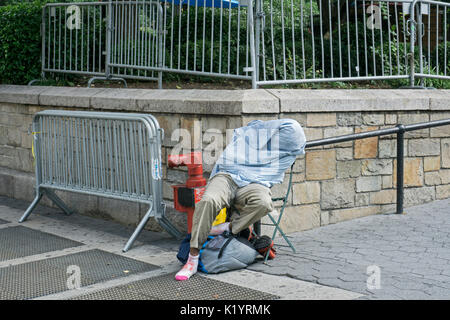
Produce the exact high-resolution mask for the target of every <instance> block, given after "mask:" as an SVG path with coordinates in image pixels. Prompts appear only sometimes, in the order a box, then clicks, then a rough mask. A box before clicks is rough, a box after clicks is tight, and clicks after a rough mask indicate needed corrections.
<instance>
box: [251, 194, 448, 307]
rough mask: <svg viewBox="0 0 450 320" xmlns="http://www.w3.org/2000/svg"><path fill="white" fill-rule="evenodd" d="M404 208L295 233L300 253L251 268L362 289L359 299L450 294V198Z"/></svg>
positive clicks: (284, 252) (283, 254)
mask: <svg viewBox="0 0 450 320" xmlns="http://www.w3.org/2000/svg"><path fill="white" fill-rule="evenodd" d="M405 211H406V214H405V215H395V214H385V215H376V216H368V217H364V218H360V219H355V220H351V221H346V222H341V223H338V224H332V225H328V226H324V227H321V228H318V229H313V230H309V231H304V232H301V233H296V234H294V235H293V237H292V242H293V243H294V244H295V247H296V249H297V253H296V254H293V253H292V252H291V251H288V249H284V248H283V250H280V254H278V256H277V258H276V259H275V260H273V261H270V262H269V267H267V266H265V265H263V264H256V265H253V266H251V268H250V269H252V270H255V271H260V272H265V273H270V274H277V275H285V276H288V277H292V278H295V279H301V280H306V281H311V282H313V283H317V284H321V285H326V286H331V287H337V288H341V289H345V290H350V291H353V292H359V293H362V294H364V295H365V296H363V297H361V298H360V299H450V199H446V200H441V201H435V202H432V203H428V204H425V205H420V206H416V207H411V208H407V209H406V210H405ZM281 241H282V240H281V239H280V240H279V243H280V244H281ZM378 271H379V273H378ZM377 274H379V276H380V277H379V280H380V281H379V286H377V282H376V281H375V280H374V279H376V276H377ZM368 282H369V286H368ZM368 288H369V289H368Z"/></svg>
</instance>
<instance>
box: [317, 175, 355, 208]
mask: <svg viewBox="0 0 450 320" xmlns="http://www.w3.org/2000/svg"><path fill="white" fill-rule="evenodd" d="M321 195H322V201H321V208H322V210H326V209H336V208H348V207H352V206H354V203H355V181H354V180H353V179H340V180H332V181H323V182H322V192H321Z"/></svg>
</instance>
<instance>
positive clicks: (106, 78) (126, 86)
mask: <svg viewBox="0 0 450 320" xmlns="http://www.w3.org/2000/svg"><path fill="white" fill-rule="evenodd" d="M95 80H102V81H121V82H122V83H123V86H124V87H125V88H128V85H127V81H126V80H125V79H124V78H118V77H109V78H108V77H92V78H90V79H89V81H88V85H87V87H88V88H90V87H91V86H92V83H93V82H94V81H95Z"/></svg>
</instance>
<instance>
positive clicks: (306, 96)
mask: <svg viewBox="0 0 450 320" xmlns="http://www.w3.org/2000/svg"><path fill="white" fill-rule="evenodd" d="M55 108H57V109H74V110H80V109H85V110H92V111H103V110H105V111H106V110H107V111H127V112H148V113H152V114H153V115H155V116H156V118H157V119H158V121H159V123H160V126H161V127H162V128H164V130H165V139H164V143H163V150H162V151H163V159H164V160H163V161H164V163H165V159H166V158H167V155H168V154H169V153H170V152H171V151H172V149H173V148H174V147H176V148H179V147H180V146H183V147H184V148H186V149H187V150H188V149H190V148H192V149H197V150H199V149H202V150H203V155H204V159H205V162H209V163H207V164H205V171H206V172H205V175H206V176H208V174H209V172H210V170H211V168H212V164H213V163H214V159H216V158H217V156H218V154H213V153H211V148H210V147H209V146H211V144H212V143H213V142H214V143H218V144H221V145H222V146H223V147H224V146H226V144H227V143H226V142H227V139H229V138H230V137H231V133H232V129H234V128H237V127H240V126H242V125H245V124H247V123H248V122H250V121H251V120H254V119H261V120H268V119H277V118H293V119H296V120H297V121H298V122H299V123H300V124H301V125H302V126H303V128H304V130H305V134H306V136H307V138H308V140H315V139H321V138H326V137H333V136H337V135H345V134H350V133H358V132H363V131H369V130H376V129H381V128H388V127H393V126H395V125H396V124H398V123H402V124H411V123H418V122H424V121H430V120H437V119H443V118H450V91H448V90H444V91H437V90H436V91H429V90H424V91H422V90H262V89H260V90H239V91H238V90H236V91H231V90H230V91H211V90H162V91H159V90H140V89H85V88H57V87H56V88H55V87H22V86H0V195H6V196H11V197H16V198H20V199H24V200H27V201H31V200H32V198H33V187H34V183H33V171H34V169H33V165H32V156H31V135H29V134H28V128H29V126H30V124H31V121H32V115H33V114H34V113H36V112H38V111H40V110H44V109H55ZM180 129H181V130H185V132H184V133H186V132H188V133H189V137H190V138H189V139H186V140H183V143H181V144H180V143H179V141H178V138H179V136H180V133H183V132H182V131H180ZM227 133H228V134H227ZM405 137H406V138H407V139H406V140H405V151H404V153H405V157H406V158H405V187H406V188H405V205H406V206H410V205H414V204H419V203H424V202H428V201H432V200H435V199H443V198H448V197H450V126H446V127H440V128H433V129H425V130H420V131H415V132H410V133H407V134H406V136H405ZM395 157H396V140H395V136H385V137H380V138H378V137H375V138H368V139H364V140H358V141H355V142H346V143H341V144H336V145H333V146H326V147H320V148H314V149H310V150H308V151H307V153H306V155H305V156H303V157H300V158H299V159H298V160H297V162H296V164H295V166H294V175H293V177H294V179H293V181H294V185H293V188H292V193H291V195H290V196H289V206H288V207H287V209H286V215H285V216H284V219H283V223H282V224H283V228H284V229H285V230H286V231H287V232H293V231H299V230H306V229H311V228H315V227H319V226H321V225H327V224H329V223H336V222H339V221H343V220H348V219H353V218H357V217H361V216H365V215H370V214H378V213H392V212H395V202H396V191H395V190H396V189H395V187H396V160H395ZM207 160H209V161H207ZM186 176H187V175H186V169H185V168H180V169H168V168H167V167H166V166H164V167H163V178H164V190H163V191H164V197H165V199H166V201H167V204H168V206H169V211H170V212H169V215H170V216H171V217H173V218H174V221H175V222H176V223H177V224H178V226H179V227H185V216H184V214H177V213H175V212H173V210H172V209H170V207H171V200H172V198H173V195H172V189H171V188H170V185H171V184H176V183H181V182H184V181H185V180H186ZM285 180H287V179H285ZM286 188H287V181H285V182H284V183H283V184H281V185H277V186H275V187H273V189H272V193H273V195H274V196H282V195H284V193H285V190H286ZM60 195H61V196H62V197H63V198H64V199H65V200H66V201H67V202H68V203H69V205H71V204H72V205H76V209H77V211H79V212H80V213H84V214H90V215H95V216H100V217H102V218H109V219H114V220H117V221H119V222H121V223H125V224H128V225H135V224H136V223H137V222H138V220H139V218H140V217H141V216H142V215H143V214H144V213H145V210H146V208H145V207H144V206H143V205H139V204H136V203H130V202H125V201H116V200H110V199H104V198H97V197H92V196H85V195H78V194H71V193H60ZM80 199H82V200H84V201H80ZM45 203H46V204H49V202H48V201H46V202H45ZM406 211H407V210H406ZM149 228H156V226H155V225H154V224H150V225H149Z"/></svg>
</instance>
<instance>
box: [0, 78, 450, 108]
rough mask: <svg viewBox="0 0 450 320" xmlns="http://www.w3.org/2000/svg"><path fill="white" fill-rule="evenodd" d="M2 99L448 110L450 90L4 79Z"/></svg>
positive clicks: (91, 104) (99, 104) (92, 104)
mask: <svg viewBox="0 0 450 320" xmlns="http://www.w3.org/2000/svg"><path fill="white" fill-rule="evenodd" d="M0 102H3V103H18V104H28V105H41V106H54V107H66V108H71V107H75V108H90V109H94V110H127V111H137V112H149V113H150V112H154V113H183V114H207V115H241V114H278V113H293V112H295V113H303V112H305V113H306V112H356V111H374V112H376V111H393V110H396V111H399V110H405V111H412V110H436V111H438V110H443V111H444V110H450V90H412V89H319V90H315V89H257V90H199V89H193V90H174V89H165V90H155V89H124V88H80V87H48V86H21V85H0Z"/></svg>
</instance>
